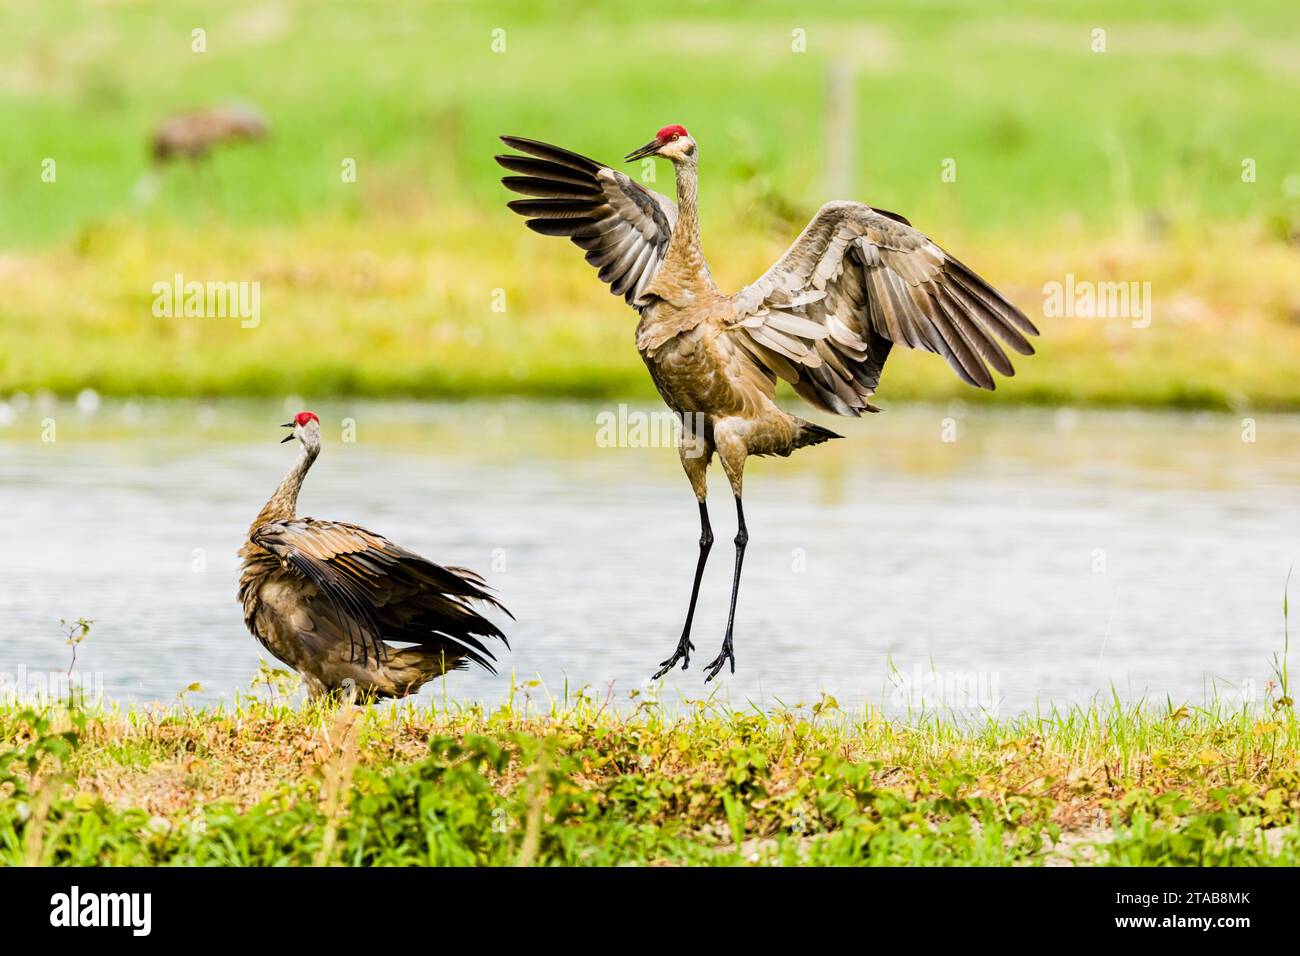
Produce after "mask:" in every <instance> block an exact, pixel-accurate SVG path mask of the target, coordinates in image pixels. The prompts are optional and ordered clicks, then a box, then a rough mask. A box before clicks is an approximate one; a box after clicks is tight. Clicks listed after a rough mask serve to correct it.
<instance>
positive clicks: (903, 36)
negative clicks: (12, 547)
mask: <svg viewBox="0 0 1300 956" xmlns="http://www.w3.org/2000/svg"><path fill="white" fill-rule="evenodd" d="M196 30H201V31H203V34H202V47H203V49H204V51H205V52H195V49H194V48H195V45H196V40H195V34H194V31H196ZM1096 31H1102V33H1097V32H1096ZM1298 35H1300V21H1297V19H1296V17H1295V16H1294V10H1293V9H1292V7H1291V6H1290V5H1289V4H1287V3H1283V2H1263V0H1243V2H1240V3H1234V4H1231V5H1226V6H1225V5H1224V4H1221V3H1213V2H1208V0H1200V2H1198V0H1193V2H1182V3H1172V2H1171V3H1144V4H1131V3H1127V2H1120V0H1115V2H1104V0H1103V2H1087V3H1083V2H1077V3H1076V2H1060V3H1057V2H1034V0H1019V2H1016V0H1013V2H1009V3H1002V4H998V5H996V7H995V9H989V7H988V5H986V4H979V3H972V2H943V0H936V2H925V3H919V4H905V5H900V6H898V7H890V6H887V5H886V6H880V5H866V6H864V5H863V4H861V3H835V2H832V3H826V4H818V5H817V7H816V9H815V10H813V9H808V8H806V7H804V6H803V5H801V4H790V3H786V4H782V3H726V2H721V3H689V2H687V3H684V2H673V0H670V2H664V3H655V4H650V5H639V6H633V7H626V6H625V5H620V6H618V7H617V8H616V9H615V8H602V7H601V6H600V5H592V4H587V3H573V4H565V3H558V4H556V3H546V4H543V3H529V2H495V0H489V2H482V3H474V4H466V3H436V2H435V3H427V2H426V3H421V2H408V3H391V4H384V3H352V2H337V3H335V2H283V0H263V2H256V3H240V2H232V3H223V4H217V5H214V4H202V3H186V2H167V3H154V2H129V0H123V2H68V0H52V2H45V3H41V4H29V3H17V2H15V3H5V4H3V5H0V117H2V118H3V122H0V185H2V186H3V201H2V202H0V252H2V256H0V319H2V321H0V394H2V393H4V392H11V391H13V390H24V391H35V390H38V389H50V390H53V391H55V392H57V393H60V394H74V393H75V392H76V391H78V390H80V389H82V388H86V387H90V388H94V389H96V390H97V391H98V392H100V393H101V394H120V395H132V394H163V395H182V396H193V395H194V394H196V393H201V394H239V395H247V394H250V393H256V394H264V395H279V394H283V393H284V392H285V391H297V392H317V393H318V392H328V393H365V394H372V395H382V396H391V395H394V394H398V393H400V394H407V395H412V396H439V397H443V396H465V395H496V394H500V393H502V392H510V393H515V394H529V395H585V396H606V395H615V394H628V395H643V396H652V395H653V392H652V391H651V389H650V385H649V381H648V379H647V378H646V376H645V375H644V372H643V369H642V367H641V363H640V360H639V359H638V357H637V356H636V354H635V352H634V351H632V350H631V349H629V348H628V343H629V341H630V335H631V331H630V326H631V324H632V321H633V320H632V318H631V317H630V316H629V315H628V314H627V313H625V312H621V311H619V310H618V308H617V307H616V306H617V304H616V302H611V300H610V297H609V296H608V295H607V294H606V293H605V292H604V290H603V289H602V288H601V287H600V285H599V283H596V282H594V281H593V280H592V277H591V275H590V274H589V273H588V272H587V271H586V270H585V268H584V267H583V266H582V264H581V263H580V262H575V251H574V250H573V249H572V248H569V247H568V246H567V245H565V243H563V242H543V241H538V240H537V239H536V237H535V236H532V235H530V234H528V233H527V232H526V231H525V230H523V229H522V228H521V224H520V223H519V222H518V221H517V220H516V217H514V216H513V215H512V214H510V213H509V212H508V211H507V210H505V209H504V202H505V200H506V199H507V196H506V195H505V191H504V189H503V188H502V187H501V186H500V184H499V182H498V179H499V176H500V173H501V170H500V169H499V168H498V167H497V166H496V165H495V164H494V163H493V161H492V156H493V154H494V153H496V152H498V151H500V150H501V144H499V143H498V141H497V139H496V137H497V136H498V135H499V134H502V133H514V134H519V135H527V136H535V137H538V138H542V139H547V140H550V141H552V142H557V143H560V144H563V145H567V146H569V147H571V148H573V149H575V150H578V151H580V152H584V153H586V154H588V155H591V156H595V157H597V158H601V159H604V160H605V161H607V162H609V161H615V160H617V159H619V158H620V157H621V156H622V155H623V154H624V153H625V152H627V151H628V150H630V149H632V148H634V147H635V146H638V145H640V144H641V143H643V142H645V141H646V139H648V138H649V137H650V136H651V135H653V133H654V131H655V130H656V129H658V128H659V127H660V126H662V125H664V124H666V123H682V124H684V125H685V126H687V127H688V128H689V129H691V131H692V132H693V133H694V134H695V136H696V138H697V139H698V140H699V142H700V149H701V156H702V164H703V165H702V188H701V194H702V203H703V223H704V238H705V246H706V251H707V253H708V254H709V256H710V259H711V262H712V265H713V268H714V272H715V274H716V275H717V277H718V280H719V282H720V284H721V285H722V286H723V287H724V288H738V287H740V286H742V285H744V284H745V283H747V282H749V281H751V280H752V279H754V278H755V277H757V276H758V275H760V274H761V273H762V272H763V271H764V270H765V269H766V268H767V266H768V265H769V264H770V263H771V261H772V260H773V259H774V258H775V257H776V256H777V255H778V254H779V253H780V252H781V251H782V250H783V249H784V248H785V246H786V245H787V244H788V243H789V242H790V241H791V240H792V239H793V237H794V235H795V234H796V233H797V232H798V230H799V229H801V228H802V227H803V224H804V223H805V222H806V221H807V219H808V218H809V216H810V215H811V214H812V213H813V212H814V211H815V210H816V209H817V207H818V206H819V205H821V203H822V202H824V201H825V200H826V199H828V198H832V196H834V195H835V194H836V193H838V192H840V191H841V190H844V191H846V192H847V194H848V195H849V196H851V197H852V198H856V199H859V200H862V201H864V202H869V203H872V204H875V205H879V206H881V207H882V208H885V209H892V210H896V211H900V212H902V213H903V214H905V215H906V216H908V217H909V218H910V219H911V220H912V221H913V222H914V223H915V224H917V225H918V226H919V227H920V228H921V229H922V230H923V231H926V232H928V233H930V234H931V235H933V236H934V237H935V238H936V239H937V241H938V242H939V243H940V244H941V245H944V246H946V247H948V248H950V249H953V250H956V251H957V254H958V255H960V256H961V257H962V258H963V259H964V260H966V261H967V262H968V263H970V264H971V265H973V266H974V267H976V268H977V270H978V271H980V272H982V273H984V274H985V275H987V276H988V277H989V278H990V279H991V280H993V281H994V283H995V284H996V285H998V286H999V287H1001V288H1003V289H1004V290H1005V291H1007V292H1008V294H1010V295H1011V296H1012V298H1013V299H1015V300H1016V301H1017V302H1019V304H1020V305H1021V306H1022V307H1023V308H1024V309H1025V311H1026V312H1028V313H1029V314H1030V315H1031V316H1033V317H1035V318H1038V317H1039V316H1040V314H1041V308H1042V302H1043V291H1042V290H1043V286H1044V285H1045V284H1046V283H1048V282H1063V281H1064V277H1065V275H1066V274H1067V273H1072V274H1074V275H1075V276H1076V277H1077V278H1079V279H1087V280H1089V281H1112V280H1113V281H1124V282H1150V283H1151V295H1152V299H1153V303H1154V308H1153V313H1154V321H1153V322H1152V324H1151V327H1150V328H1146V329H1133V328H1132V327H1131V323H1130V322H1129V321H1128V320H1127V319H1119V320H1115V321H1112V320H1102V319H1094V320H1066V321H1055V322H1050V323H1040V324H1044V325H1046V326H1047V327H1046V328H1045V331H1046V335H1045V336H1044V340H1043V343H1042V354H1043V356H1044V360H1043V361H1034V362H1025V363H1022V364H1021V367H1020V369H1019V372H1020V374H1019V376H1018V378H1017V380H1016V382H1015V383H1014V387H1009V388H1007V389H1005V390H1004V391H1000V392H999V393H998V394H997V395H996V396H993V397H992V399H993V400H1012V401H1016V402H1026V401H1038V402H1077V401H1086V402H1094V403H1099V402H1106V403H1142V404H1148V403H1156V404H1176V405H1200V406H1209V407H1227V406H1234V407H1235V406H1239V405H1247V404H1249V405H1252V406H1257V405H1268V406H1293V405H1295V404H1296V402H1297V399H1298V398H1300V380H1298V379H1300V377H1297V376H1296V375H1294V374H1292V369H1293V363H1292V361H1291V357H1292V355H1293V354H1295V352H1296V349H1297V347H1300V246H1298V245H1297V242H1298V241H1300V240H1298V239H1297V233H1298V232H1300V125H1297V124H1296V123H1295V122H1294V121H1293V113H1294V105H1295V103H1296V101H1297V99H1298V98H1300V37H1298ZM800 51H802V52H800ZM837 75H839V76H841V77H843V79H841V80H839V81H838V82H839V84H840V86H841V87H842V90H841V94H840V95H839V96H838V97H837V96H835V95H833V89H834V87H835V84H836V82H837V81H836V80H835V79H834V78H835V77H836V76H837ZM227 105H234V106H236V107H239V106H242V107H244V108H245V109H248V110H250V111H253V112H255V113H256V114H258V115H260V116H261V117H262V118H263V119H264V121H265V125H266V127H267V129H268V130H269V133H268V135H267V136H265V138H263V139H260V140H258V141H255V142H249V143H245V144H242V145H231V146H224V147H223V146H218V147H216V148H213V149H212V150H211V152H210V153H209V154H208V155H207V156H206V157H203V158H200V159H197V160H190V159H186V158H184V156H182V155H176V156H173V157H172V158H171V159H170V160H169V161H166V162H162V163H155V162H154V161H153V160H152V159H151V151H152V149H153V137H154V135H155V132H156V131H157V130H158V129H159V127H160V126H161V125H163V124H164V123H165V122H166V121H167V120H168V119H169V118H171V117H175V116H177V115H186V114H192V113H194V112H196V111H202V110H205V109H210V108H213V107H220V106H227ZM835 142H843V143H845V145H844V146H843V147H842V152H843V156H844V157H846V161H842V160H841V161H839V162H841V166H839V167H837V166H836V162H837V160H836V157H835V156H833V155H831V154H830V152H829V151H828V144H830V143H835ZM47 159H52V160H53V161H54V162H55V163H56V174H57V180H56V181H54V182H48V181H45V179H44V178H43V173H44V172H45V167H44V165H43V164H44V162H45V160H47ZM347 160H354V161H355V182H348V181H344V175H343V164H344V162H345V161H347ZM945 162H950V164H951V165H950V166H948V167H945ZM1247 163H1248V166H1246V167H1244V166H1243V164H1247ZM945 168H948V169H950V170H951V171H952V173H954V174H955V181H953V176H952V175H951V174H950V175H949V176H948V177H947V178H946V179H945V176H944V171H945ZM659 175H660V180H661V181H660V182H659V183H658V184H656V185H658V187H659V188H660V189H661V191H665V192H668V193H671V191H672V181H671V174H670V170H669V169H668V168H667V166H666V165H664V168H663V169H661V170H660V171H659ZM830 180H838V181H836V182H832V181H830ZM176 273H180V274H182V275H184V276H185V277H186V278H187V279H195V280H200V281H203V280H214V281H218V280H219V281H256V282H258V283H259V284H260V294H261V303H260V305H261V324H260V327H259V328H257V329H256V330H255V331H253V330H248V329H241V328H239V326H238V324H237V323H230V322H220V321H209V320H189V321H170V320H169V321H151V320H150V319H151V315H150V311H149V307H150V305H151V303H152V299H153V295H152V293H151V291H150V290H151V288H152V286H153V284H154V283H155V282H158V281H166V280H170V279H171V278H172V277H173V276H174V275H175V274H176ZM498 289H501V290H504V293H505V300H504V301H505V303H506V311H505V312H504V313H502V312H494V311H492V305H493V302H494V298H493V295H494V291H495V290H498ZM308 341H309V342H310V347H308ZM885 384H886V392H885V393H883V394H882V400H884V399H885V398H887V397H889V396H892V397H894V398H917V397H926V398H933V397H947V396H950V395H958V394H960V395H961V396H962V397H963V398H965V399H967V400H988V399H987V398H986V397H985V396H973V395H969V394H968V393H967V390H966V389H964V388H963V387H962V386H961V385H960V384H959V383H958V382H957V381H956V380H955V379H954V378H953V377H952V376H951V375H950V374H949V373H948V371H947V369H945V368H943V366H942V363H940V362H936V361H933V360H931V359H930V358H929V357H926V356H912V355H900V356H895V357H894V358H893V359H892V361H891V367H890V372H889V373H888V376H887V378H886V382H885Z"/></svg>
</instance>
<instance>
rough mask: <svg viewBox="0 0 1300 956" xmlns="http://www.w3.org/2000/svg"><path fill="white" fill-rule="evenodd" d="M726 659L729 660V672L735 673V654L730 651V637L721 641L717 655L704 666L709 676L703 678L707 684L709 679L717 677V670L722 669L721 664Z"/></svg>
mask: <svg viewBox="0 0 1300 956" xmlns="http://www.w3.org/2000/svg"><path fill="white" fill-rule="evenodd" d="M728 661H730V662H731V673H733V674H734V673H736V655H735V654H733V653H732V651H731V638H730V637H728V638H727V639H726V640H725V641H723V642H722V650H721V651H719V652H718V656H717V657H715V658H714V659H713V660H712V661H711V662H710V663H709V665H708V666H707V667H705V668H704V669H705V670H706V671H708V672H709V676H707V677H705V678H704V683H706V684H707V683H708V682H709V681H711V680H713V678H715V677H717V676H718V671H720V670H722V665H723V664H725V663H727V662H728Z"/></svg>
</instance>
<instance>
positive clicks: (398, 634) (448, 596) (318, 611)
mask: <svg viewBox="0 0 1300 956" xmlns="http://www.w3.org/2000/svg"><path fill="white" fill-rule="evenodd" d="M286 427H292V428H293V430H294V432H293V435H290V436H289V437H288V438H286V439H285V441H289V440H290V439H291V438H293V437H295V436H296V437H297V438H298V440H299V441H300V442H301V443H302V452H301V454H300V455H299V457H298V460H297V461H296V462H295V463H294V466H293V467H292V468H291V469H290V470H289V473H288V474H287V475H286V476H285V477H284V480H283V481H282V482H281V483H280V486H279V487H278V488H277V489H276V491H275V494H273V495H272V496H271V499H270V501H268V502H267V503H266V506H265V507H263V508H262V510H261V512H259V513H258V516H257V517H256V518H255V519H254V520H253V524H252V525H251V526H250V527H249V529H248V540H247V541H246V542H245V544H244V546H243V547H242V548H241V549H240V552H239V554H240V557H241V558H242V559H243V567H242V573H241V575H240V579H239V601H240V603H241V604H242V605H243V608H244V623H245V624H247V625H248V629H249V631H250V632H252V634H253V636H254V637H256V638H257V639H258V640H259V641H261V642H262V644H263V646H265V647H266V649H267V650H269V651H270V652H271V653H272V654H274V655H275V656H276V657H277V658H279V659H280V660H281V661H283V662H284V663H286V664H288V665H289V666H290V667H292V668H294V669H295V670H296V671H298V672H299V673H300V674H301V675H302V676H303V679H304V680H305V681H306V683H307V689H308V692H309V693H310V694H311V696H312V697H316V696H319V695H320V694H323V693H328V692H332V691H337V690H340V689H342V688H343V687H344V686H345V685H344V682H345V681H346V680H348V679H349V678H350V679H351V680H352V681H353V682H354V683H355V686H356V689H357V691H358V692H359V693H360V694H361V695H362V696H363V697H405V696H406V695H407V694H413V693H415V692H416V691H417V690H419V689H420V687H421V685H423V684H424V683H425V682H427V681H429V680H431V679H432V678H434V677H437V676H439V675H441V674H443V673H445V672H446V671H449V670H455V669H460V668H463V667H464V666H465V665H466V664H467V663H468V662H471V661H472V662H473V663H475V664H478V665H479V666H481V667H484V668H486V669H487V670H489V671H492V670H493V667H492V661H493V660H495V658H494V657H493V655H492V652H491V651H489V650H488V648H487V647H486V646H485V645H484V643H483V641H482V640H481V639H482V638H497V639H500V640H501V641H502V643H506V639H505V636H504V635H503V634H502V633H501V631H500V629H499V628H498V627H497V626H496V625H495V624H493V623H492V622H491V621H489V620H487V619H486V618H484V617H482V616H481V615H480V614H479V613H478V612H477V611H476V610H475V609H474V608H473V606H472V603H471V602H476V601H477V602H480V603H482V604H486V605H490V606H492V607H495V608H497V609H498V610H500V611H502V612H503V613H505V614H507V615H509V613H510V612H509V611H506V609H505V608H504V607H502V606H501V604H500V603H499V602H498V601H497V600H496V599H495V598H493V597H492V596H491V595H489V594H488V593H487V591H486V585H485V584H484V583H483V579H482V578H481V577H479V576H478V575H477V574H475V573H474V572H473V571H467V570H465V569H464V568H445V567H442V566H440V565H437V564H434V563H433V562H432V561H427V560H425V559H424V558H422V557H420V556H419V555H418V554H415V553H414V552H411V551H408V550H406V549H405V548H403V547H401V546H399V545H396V544H394V543H393V542H391V541H389V540H388V539H387V538H384V537H382V536H380V535H377V534H375V533H374V532H372V531H367V530H366V529H365V528H361V527H358V526H357V525H354V524H346V523H344V522H341V521H318V520H316V519H315V518H299V517H297V516H296V515H295V512H296V510H297V503H298V491H299V489H300V488H301V487H302V481H303V478H304V477H305V476H306V474H307V471H308V469H309V468H311V465H312V462H314V461H315V460H316V456H317V455H318V454H319V453H320V421H319V419H318V418H317V417H316V416H315V414H313V413H312V412H300V413H299V414H298V415H297V417H296V418H295V419H294V421H292V422H289V423H288V424H287V425H286ZM389 642H392V643H389ZM395 644H396V645H407V646H394V645H395ZM507 646H509V645H508V644H507Z"/></svg>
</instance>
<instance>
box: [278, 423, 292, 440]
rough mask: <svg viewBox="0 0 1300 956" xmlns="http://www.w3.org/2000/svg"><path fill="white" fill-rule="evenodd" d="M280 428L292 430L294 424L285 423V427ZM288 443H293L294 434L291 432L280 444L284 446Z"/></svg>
mask: <svg viewBox="0 0 1300 956" xmlns="http://www.w3.org/2000/svg"><path fill="white" fill-rule="evenodd" d="M280 427H281V428H292V427H293V422H285V423H284V424H283V425H281V426H280ZM287 441H293V432H289V434H287V435H285V436H284V437H283V438H281V439H280V444H281V445H283V444H284V443H285V442H287Z"/></svg>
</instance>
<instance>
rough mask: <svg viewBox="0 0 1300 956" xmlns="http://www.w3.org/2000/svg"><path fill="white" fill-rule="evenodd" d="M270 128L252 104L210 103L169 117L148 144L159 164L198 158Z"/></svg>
mask: <svg viewBox="0 0 1300 956" xmlns="http://www.w3.org/2000/svg"><path fill="white" fill-rule="evenodd" d="M269 129H270V128H269V126H268V125H267V122H266V118H265V117H264V116H262V114H261V113H260V112H258V111H257V110H256V109H254V108H253V107H251V106H248V105H245V104H240V103H236V104H229V105H225V106H210V107H207V108H205V109H200V110H195V111H194V112H191V113H182V114H180V115H177V116H171V117H168V118H167V119H166V120H164V121H163V122H162V124H161V125H160V126H159V127H158V128H157V129H156V130H155V131H154V134H153V139H152V141H151V144H150V146H151V149H152V151H153V158H154V159H155V160H157V161H158V162H160V163H162V162H167V161H168V160H170V159H175V158H177V157H184V158H185V159H191V160H198V159H202V158H204V157H205V156H207V155H208V153H210V152H211V151H212V148H213V147H214V146H219V145H221V144H222V143H237V142H241V141H252V140H259V139H262V138H263V137H264V136H266V135H267V133H268V132H269Z"/></svg>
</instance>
